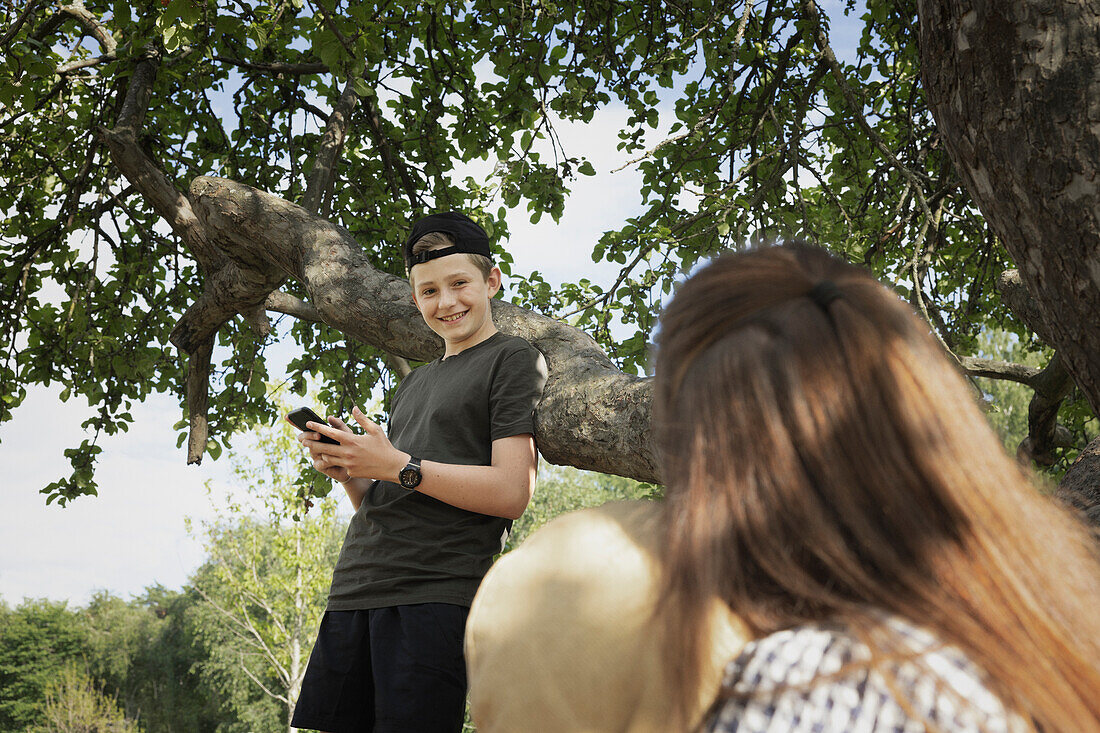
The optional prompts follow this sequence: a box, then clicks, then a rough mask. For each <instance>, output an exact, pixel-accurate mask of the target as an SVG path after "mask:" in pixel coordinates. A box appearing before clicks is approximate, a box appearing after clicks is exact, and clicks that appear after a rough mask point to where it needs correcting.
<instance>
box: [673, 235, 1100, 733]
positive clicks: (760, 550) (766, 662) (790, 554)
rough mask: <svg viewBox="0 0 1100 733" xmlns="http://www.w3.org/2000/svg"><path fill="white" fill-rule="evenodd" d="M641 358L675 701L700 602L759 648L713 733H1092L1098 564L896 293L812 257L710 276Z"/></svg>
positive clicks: (749, 655)
mask: <svg viewBox="0 0 1100 733" xmlns="http://www.w3.org/2000/svg"><path fill="white" fill-rule="evenodd" d="M657 345H658V351H657V362H656V378H655V389H654V438H655V442H656V445H657V450H658V455H659V457H660V461H661V467H662V475H663V478H664V481H665V486H666V502H665V504H666V506H665V510H664V511H665V532H666V542H667V553H668V554H667V557H666V566H665V576H664V585H663V587H664V594H663V610H664V618H665V620H666V621H665V624H666V630H667V636H666V639H665V644H666V649H667V657H668V660H669V664H670V665H671V666H672V667H673V669H674V679H675V680H676V682H675V685H676V687H677V689H676V690H675V693H676V696H677V698H678V699H680V700H684V701H688V700H692V699H694V698H695V696H696V694H697V689H696V688H697V685H698V679H697V674H696V673H695V670H697V669H699V663H698V660H699V659H700V658H701V657H702V656H704V655H705V654H706V652H707V650H706V648H705V646H706V644H707V640H706V639H705V638H701V637H700V635H699V634H698V632H697V629H698V628H699V627H700V626H699V623H698V622H699V619H700V618H701V617H702V614H703V613H705V609H706V607H707V606H706V604H707V602H708V601H709V599H711V598H712V597H713V596H714V595H717V596H718V597H720V598H721V599H723V600H724V601H725V602H726V603H727V604H728V605H729V607H730V608H731V609H732V611H733V612H734V613H735V614H737V615H738V616H740V617H741V618H742V619H743V620H744V621H745V622H746V624H747V625H748V627H749V630H750V631H751V634H752V636H753V638H754V641H753V642H751V643H750V644H749V645H748V647H747V648H746V649H745V650H744V652H743V653H741V654H740V655H739V656H738V657H737V658H736V659H735V660H733V661H732V662H731V663H730V665H729V667H727V677H726V682H725V685H724V688H723V693H722V695H721V697H720V699H719V701H718V702H717V703H716V705H715V707H714V709H713V710H712V714H711V715H710V717H709V720H708V721H707V725H708V726H709V727H710V728H711V729H717V730H722V731H733V730H738V731H757V730H759V731H764V730H803V729H805V730H824V731H843V730H856V729H858V730H866V731H881V730H899V731H902V730H904V731H909V730H925V729H928V730H946V731H950V730H1009V731H1015V730H1031V729H1041V730H1043V731H1047V732H1050V731H1074V732H1076V731H1100V613H1098V609H1100V561H1098V558H1097V548H1096V547H1095V545H1094V544H1093V540H1092V539H1091V537H1090V536H1089V535H1088V534H1087V532H1086V531H1085V529H1084V528H1083V526H1082V524H1081V523H1080V522H1079V521H1078V520H1077V519H1076V518H1075V517H1073V516H1071V515H1069V514H1068V513H1067V512H1066V511H1064V510H1063V509H1062V508H1061V507H1059V506H1057V505H1055V504H1054V503H1053V502H1052V501H1051V500H1049V499H1047V498H1045V497H1043V496H1041V495H1040V494H1039V493H1038V492H1037V491H1036V489H1035V487H1034V486H1033V484H1032V483H1031V481H1030V479H1029V477H1028V475H1027V473H1026V472H1025V471H1024V470H1023V469H1022V468H1021V467H1020V466H1019V465H1018V464H1017V463H1016V462H1015V461H1013V460H1012V459H1010V458H1009V457H1008V456H1007V455H1006V454H1005V452H1004V450H1003V448H1002V447H1001V445H1000V442H999V440H998V439H997V438H996V436H995V435H994V434H993V433H992V431H991V430H990V428H989V426H988V425H987V423H986V421H985V418H984V416H983V415H982V413H981V411H980V409H979V407H978V405H977V404H976V399H975V395H974V393H973V391H972V390H971V389H970V388H969V387H968V386H967V384H966V383H965V381H964V380H963V378H962V376H961V375H960V374H959V373H958V370H957V368H956V367H955V366H954V365H953V364H952V363H951V362H950V361H949V360H948V358H947V356H946V355H945V354H944V352H943V350H942V348H941V347H940V346H939V344H938V343H937V342H936V341H935V340H934V339H933V338H932V336H931V335H930V334H929V330H928V327H927V325H926V324H925V323H924V322H923V321H921V320H920V319H919V318H917V317H916V315H915V314H914V313H913V312H912V310H911V309H910V308H909V307H908V306H907V305H906V304H904V303H903V302H902V301H901V300H900V299H899V298H898V297H897V295H896V294H894V293H893V292H892V291H890V290H888V289H887V288H885V287H883V286H882V285H881V284H879V283H878V282H876V281H875V280H874V279H873V278H872V277H871V276H870V275H869V274H867V273H866V272H865V271H863V270H861V269H858V268H856V267H853V266H851V265H848V264H846V263H844V262H841V261H840V260H838V259H836V258H834V257H832V256H830V255H828V254H826V253H824V252H822V251H819V250H815V249H811V248H808V247H803V246H775V247H767V248H762V249H757V250H753V251H749V252H744V253H736V254H727V255H723V256H721V257H718V258H717V259H716V260H714V261H713V262H711V263H710V264H708V265H706V266H705V267H703V268H702V269H701V270H699V271H698V272H697V273H695V274H694V275H693V276H692V277H690V278H689V279H688V280H687V281H686V282H685V283H684V284H683V285H682V286H681V287H680V289H679V290H678V291H677V293H676V295H675V296H674V298H673V299H672V301H671V303H670V304H669V306H668V307H667V308H666V309H665V311H664V313H663V315H662V316H661V321H660V328H659V333H658V337H657ZM688 715H689V713H687V712H685V717H687V716H688ZM815 726H817V727H815Z"/></svg>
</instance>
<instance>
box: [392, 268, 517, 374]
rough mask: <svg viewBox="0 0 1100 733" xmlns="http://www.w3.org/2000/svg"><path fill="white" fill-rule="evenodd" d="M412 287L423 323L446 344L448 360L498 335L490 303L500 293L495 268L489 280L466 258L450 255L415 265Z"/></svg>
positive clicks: (412, 271) (410, 274) (412, 272)
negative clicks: (449, 357) (495, 334)
mask: <svg viewBox="0 0 1100 733" xmlns="http://www.w3.org/2000/svg"><path fill="white" fill-rule="evenodd" d="M409 283H410V284H411V285H412V291H413V302H415V303H416V307H417V309H418V310H419V311H420V315H421V316H422V317H423V318H424V322H425V323H427V324H428V328H430V329H432V330H433V331H435V332H436V333H437V334H439V335H440V336H441V337H442V338H443V340H444V341H445V342H446V345H447V348H446V353H445V356H452V355H454V354H457V353H459V352H460V351H462V350H464V349H467V348H469V347H471V346H474V345H476V344H479V343H481V342H482V341H484V340H485V339H487V338H489V337H490V336H492V335H493V334H494V333H496V330H497V329H496V326H495V325H494V324H493V316H492V311H491V310H490V307H489V300H490V299H491V298H492V297H493V296H494V295H496V292H497V291H498V290H499V289H500V270H499V269H497V268H496V267H494V268H493V270H492V272H490V273H489V277H488V278H486V277H484V276H482V274H481V271H480V270H479V269H478V268H477V266H476V265H474V263H472V262H470V258H469V257H466V256H465V255H464V254H453V255H447V256H446V257H440V258H438V259H434V260H428V261H427V262H422V263H420V264H418V265H413V267H412V270H410V271H409Z"/></svg>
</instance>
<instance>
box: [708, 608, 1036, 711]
mask: <svg viewBox="0 0 1100 733" xmlns="http://www.w3.org/2000/svg"><path fill="white" fill-rule="evenodd" d="M722 699H723V701H722V702H721V703H720V704H719V706H718V707H717V708H716V709H715V711H714V712H713V713H712V717H711V719H710V721H709V730H712V731H722V732H732V731H737V732H738V733H754V732H755V731H761V732H763V731H772V730H792V731H795V730H808V731H809V730H812V731H822V732H824V733H828V732H830V731H837V732H840V731H849V730H860V731H867V732H868V733H878V732H880V731H891V732H893V731H898V732H904V733H908V732H909V731H924V730H926V729H935V728H939V729H942V730H951V731H979V730H980V731H983V732H995V731H1005V733H1015V731H1022V730H1026V726H1025V725H1023V721H1022V720H1021V719H1020V718H1019V717H1018V716H1016V715H1015V714H1012V713H1010V712H1009V711H1007V710H1006V709H1005V707H1004V705H1003V704H1002V702H1001V700H1000V699H999V698H998V697H997V696H996V695H995V694H994V693H993V692H991V691H990V690H989V688H988V687H987V685H986V681H985V674H984V673H983V672H982V670H981V669H980V668H979V667H978V666H977V665H976V664H974V663H973V662H972V661H971V660H970V659H969V658H968V657H967V656H966V655H965V654H964V653H963V652H962V651H961V650H960V649H958V648H957V647H954V646H951V645H948V644H944V643H942V642H941V641H939V640H938V639H937V638H936V637H935V636H934V635H933V634H931V633H929V632H928V631H927V630H925V629H923V628H921V627H919V626H916V625H914V624H912V623H910V622H908V621H906V620H904V619H902V618H899V617H896V616H889V617H887V616H881V617H876V619H875V623H873V624H871V625H869V627H868V628H865V629H864V628H860V629H859V630H858V631H857V630H854V629H851V628H849V627H846V626H843V625H840V624H828V623H820V624H806V625H802V626H797V627H794V628H790V629H784V630H782V631H778V632H776V633H773V634H770V635H768V636H766V637H763V638H761V639H757V640H755V641H753V642H750V643H749V644H748V645H746V647H745V648H744V650H743V651H742V653H741V654H740V655H739V656H738V657H737V658H736V659H734V660H733V661H732V662H730V664H729V665H728V667H727V668H726V675H725V680H724V683H723V695H722Z"/></svg>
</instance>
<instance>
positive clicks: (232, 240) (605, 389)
mask: <svg viewBox="0 0 1100 733" xmlns="http://www.w3.org/2000/svg"><path fill="white" fill-rule="evenodd" d="M189 198H190V201H191V204H192V206H193V207H194V210H195V213H196V215H197V216H198V218H199V220H200V221H201V222H202V224H203V227H204V229H205V230H206V231H207V232H208V233H209V234H210V236H211V237H213V238H214V239H216V240H217V241H218V242H219V244H220V246H221V247H222V248H223V250H224V251H225V252H226V254H227V256H228V257H229V258H231V259H233V260H235V261H241V262H252V263H256V262H263V263H264V268H265V269H268V270H269V271H277V272H278V273H280V275H282V276H284V277H291V278H294V279H295V280H298V281H299V282H301V283H302V284H303V285H304V286H305V288H306V290H307V291H308V292H309V295H310V304H311V305H312V306H313V310H312V311H311V315H312V314H313V313H316V314H317V315H318V317H319V318H320V319H321V320H323V321H324V322H325V323H327V324H329V325H330V326H332V327H334V328H336V329H338V330H340V331H341V332H343V333H344V334H346V335H347V336H349V337H350V338H354V339H356V340H359V341H362V342H364V343H367V344H371V345H373V346H376V347H378V348H380V349H383V350H385V351H387V352H389V353H391V354H396V355H398V356H401V357H404V358H407V359H415V360H417V361H426V360H430V359H434V358H436V357H437V356H439V355H440V354H442V353H443V343H442V341H441V340H440V339H439V337H438V336H436V335H435V334H434V333H433V332H432V331H431V330H430V329H429V328H428V327H427V326H426V325H425V324H424V322H423V320H422V319H421V318H420V314H419V313H418V312H417V310H416V307H415V306H414V305H413V302H412V294H411V290H410V288H409V284H408V282H407V281H406V280H404V279H402V278H398V277H395V276H393V275H390V274H387V273H383V272H379V271H378V270H375V269H374V268H373V267H371V265H370V263H369V261H368V259H367V256H366V254H365V253H364V251H363V249H362V247H360V245H359V244H358V243H357V242H356V241H355V239H354V238H353V237H352V236H351V234H349V233H348V232H347V230H345V229H343V228H342V227H339V226H337V225H335V224H332V223H331V222H328V221H326V220H324V219H321V218H319V217H317V216H314V215H312V214H311V213H309V212H308V211H306V210H305V209H303V208H302V207H300V206H296V205H294V204H291V203H289V202H287V201H285V200H283V199H281V198H278V197H277V196H273V195H271V194H268V193H265V192H262V191H259V190H257V189H254V188H250V187H248V186H245V185H243V184H240V183H236V182H234V181H228V180H225V179H220V178H210V177H200V178H196V179H195V180H194V181H193V182H192V184H191V189H190V197H189ZM283 300H284V299H280V298H275V299H273V300H272V301H269V305H275V304H276V302H278V305H280V306H282V308H290V307H300V306H297V304H294V303H289V302H283ZM282 308H281V309H282ZM493 318H494V320H495V322H496V324H497V327H498V328H500V330H501V331H504V332H505V333H511V334H516V335H519V336H522V337H524V338H526V339H527V340H529V341H530V342H531V343H533V344H534V345H535V346H536V347H538V349H539V350H540V351H542V353H543V354H544V355H545V356H546V361H547V364H548V366H549V370H550V378H549V381H548V383H547V385H546V391H545V393H544V395H543V399H542V402H541V403H540V405H539V408H538V411H537V421H536V438H537V440H538V445H539V450H540V452H541V453H542V454H543V456H544V457H545V458H546V459H547V460H548V461H550V462H551V463H556V464H562V465H571V466H577V467H579V468H585V469H590V470H594V471H602V472H605V473H614V474H618V475H621V476H629V477H632V478H635V479H638V480H641V481H650V482H654V481H657V479H658V477H657V468H656V463H655V461H654V458H653V454H652V451H651V449H650V441H649V416H650V397H649V395H650V389H649V381H648V380H647V379H641V378H638V377H634V376H630V375H627V374H623V373H622V372H621V371H619V370H618V369H617V368H616V367H615V365H614V364H612V362H611V360H610V359H608V357H607V355H606V354H605V353H604V352H603V350H602V349H600V347H599V346H598V345H597V344H596V342H595V341H594V340H593V339H592V338H591V337H590V336H588V335H587V334H585V333H584V332H582V331H580V330H578V329H575V328H573V327H571V326H568V325H566V324H564V323H561V322H559V321H555V320H553V319H550V318H546V317H544V316H541V315H538V314H536V313H533V312H531V311H528V310H525V309H523V308H519V307H517V306H514V305H512V304H510V303H505V302H503V301H499V300H495V301H493Z"/></svg>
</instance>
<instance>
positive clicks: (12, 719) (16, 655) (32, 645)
mask: <svg viewBox="0 0 1100 733" xmlns="http://www.w3.org/2000/svg"><path fill="white" fill-rule="evenodd" d="M86 649H87V637H86V635H85V632H84V629H83V628H82V626H81V624H80V623H79V618H78V617H77V615H76V614H75V613H74V612H73V611H71V610H69V609H68V607H67V605H66V604H64V603H51V602H49V601H34V600H27V601H24V602H23V603H22V604H21V605H19V606H18V607H16V608H15V609H11V608H9V607H8V606H7V605H6V604H3V603H0V730H3V731H22V730H29V729H31V728H33V727H34V726H36V725H38V724H39V723H40V722H41V721H42V720H43V715H44V712H45V707H46V700H47V697H46V694H47V690H49V689H50V685H51V683H53V682H54V681H55V680H57V679H59V678H60V677H61V676H62V674H63V672H64V670H65V669H66V668H67V667H68V666H69V665H72V664H77V665H83V663H84V655H85V652H86Z"/></svg>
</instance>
